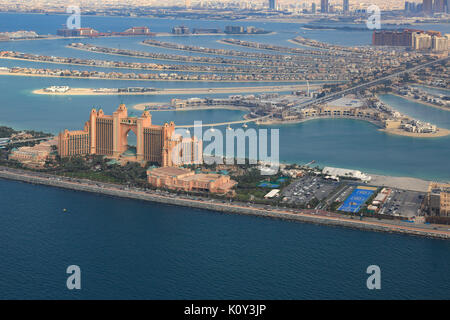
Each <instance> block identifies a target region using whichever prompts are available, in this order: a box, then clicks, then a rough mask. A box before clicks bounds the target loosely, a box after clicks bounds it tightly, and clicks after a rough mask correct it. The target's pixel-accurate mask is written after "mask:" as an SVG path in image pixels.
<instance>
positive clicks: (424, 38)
mask: <svg viewBox="0 0 450 320" xmlns="http://www.w3.org/2000/svg"><path fill="white" fill-rule="evenodd" d="M431 46H432V37H431V35H429V34H426V33H419V32H415V33H413V48H414V49H415V50H429V49H431Z"/></svg>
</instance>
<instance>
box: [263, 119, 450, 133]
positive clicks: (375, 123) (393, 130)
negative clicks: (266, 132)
mask: <svg viewBox="0 0 450 320" xmlns="http://www.w3.org/2000/svg"><path fill="white" fill-rule="evenodd" d="M320 119H348V120H359V121H364V122H369V123H372V124H373V125H375V126H377V127H378V131H380V132H384V133H387V134H392V135H397V136H403V137H411V138H442V137H446V136H449V135H450V130H448V129H443V128H437V130H438V131H437V132H436V133H417V132H408V131H405V130H402V129H385V128H384V127H383V126H382V125H381V124H380V123H377V122H376V121H373V120H369V119H364V118H357V117H349V116H346V117H332V116H322V117H314V118H307V119H298V120H291V121H266V122H263V123H259V124H260V125H274V124H279V125H289V124H298V123H304V122H307V121H312V120H320Z"/></svg>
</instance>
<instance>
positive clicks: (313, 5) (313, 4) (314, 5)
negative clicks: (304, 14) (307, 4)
mask: <svg viewBox="0 0 450 320" xmlns="http://www.w3.org/2000/svg"><path fill="white" fill-rule="evenodd" d="M316 11H317V7H316V4H315V3H314V2H313V3H312V5H311V13H312V14H315V13H316Z"/></svg>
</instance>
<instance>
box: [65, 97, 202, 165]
mask: <svg viewBox="0 0 450 320" xmlns="http://www.w3.org/2000/svg"><path fill="white" fill-rule="evenodd" d="M130 131H132V132H133V133H134V134H135V135H136V138H137V142H136V154H135V155H134V154H133V156H132V157H130V156H129V155H127V157H126V160H127V161H137V162H141V163H145V162H152V163H157V164H158V165H159V166H161V167H172V166H178V165H183V164H200V163H202V160H203V158H202V151H203V146H202V141H201V140H199V139H197V138H196V137H195V136H194V137H192V138H191V137H189V138H186V137H183V136H181V135H179V134H176V133H175V124H174V123H173V122H170V123H165V124H164V125H162V126H159V125H153V124H152V116H151V114H150V113H149V112H148V111H144V113H143V114H142V115H141V116H140V117H129V116H128V111H127V108H126V106H125V105H124V104H121V105H119V107H118V109H117V110H116V111H115V112H114V113H113V114H112V115H105V114H104V113H103V110H101V109H100V110H99V111H96V110H95V109H92V111H91V115H90V118H89V121H88V122H86V124H85V126H84V130H79V131H69V130H65V131H63V132H61V133H60V134H59V135H58V154H59V156H60V157H62V158H63V157H71V156H78V155H87V154H96V155H103V156H107V157H109V158H113V159H118V160H119V159H123V158H124V157H125V153H126V152H127V151H128V150H129V145H128V141H127V140H128V134H129V132H130Z"/></svg>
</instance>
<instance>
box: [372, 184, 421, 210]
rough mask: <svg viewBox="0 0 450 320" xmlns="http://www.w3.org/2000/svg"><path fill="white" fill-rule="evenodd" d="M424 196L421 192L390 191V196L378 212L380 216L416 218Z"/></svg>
mask: <svg viewBox="0 0 450 320" xmlns="http://www.w3.org/2000/svg"><path fill="white" fill-rule="evenodd" d="M424 196H425V194H424V193H421V192H416V191H405V190H398V189H392V192H391V194H390V195H389V197H388V198H387V199H386V202H385V203H384V205H383V207H382V209H381V210H380V214H386V215H394V216H398V215H400V216H405V217H413V216H417V215H418V210H419V208H420V206H421V204H422V201H423V197H424Z"/></svg>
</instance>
